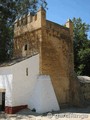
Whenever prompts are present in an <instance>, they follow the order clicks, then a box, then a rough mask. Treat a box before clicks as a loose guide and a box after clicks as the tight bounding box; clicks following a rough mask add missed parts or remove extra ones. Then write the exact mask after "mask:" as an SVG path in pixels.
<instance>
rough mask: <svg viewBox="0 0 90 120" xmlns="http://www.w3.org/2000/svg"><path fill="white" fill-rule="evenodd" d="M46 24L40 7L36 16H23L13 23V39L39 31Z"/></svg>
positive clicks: (29, 14)
mask: <svg viewBox="0 0 90 120" xmlns="http://www.w3.org/2000/svg"><path fill="white" fill-rule="evenodd" d="M45 24H46V11H45V10H44V9H43V8H42V7H41V8H40V9H39V10H38V12H37V13H36V14H34V15H33V14H31V13H28V14H25V15H23V16H22V17H20V18H19V19H16V21H15V22H14V37H16V36H19V35H21V34H24V33H25V32H28V31H33V30H36V29H39V28H41V27H43V26H45Z"/></svg>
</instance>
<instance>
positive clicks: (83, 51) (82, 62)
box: [72, 18, 90, 76]
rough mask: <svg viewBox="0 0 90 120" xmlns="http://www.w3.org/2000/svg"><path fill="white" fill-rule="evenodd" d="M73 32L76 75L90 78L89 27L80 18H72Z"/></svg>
mask: <svg viewBox="0 0 90 120" xmlns="http://www.w3.org/2000/svg"><path fill="white" fill-rule="evenodd" d="M72 21H73V28H74V29H73V31H74V65H75V71H76V72H77V74H78V75H88V76H90V40H88V34H87V33H88V32H89V30H90V25H89V24H86V23H85V22H82V19H81V18H77V19H76V18H73V20H72Z"/></svg>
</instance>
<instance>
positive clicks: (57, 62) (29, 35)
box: [14, 7, 74, 106]
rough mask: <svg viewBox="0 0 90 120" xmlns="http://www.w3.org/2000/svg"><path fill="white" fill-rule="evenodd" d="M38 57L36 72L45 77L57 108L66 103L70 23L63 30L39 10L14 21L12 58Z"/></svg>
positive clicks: (70, 36) (71, 66)
mask: <svg viewBox="0 0 90 120" xmlns="http://www.w3.org/2000/svg"><path fill="white" fill-rule="evenodd" d="M34 54H39V72H40V74H41V75H49V76H50V78H51V80H52V84H53V88H54V91H55V94H56V97H57V100H58V103H59V104H60V106H64V105H68V104H69V103H70V73H71V72H72V71H73V70H74V65H73V24H72V21H71V20H68V21H67V23H66V27H64V26H61V25H59V24H57V23H54V22H51V21H49V20H46V11H45V10H44V9H43V8H42V7H41V8H40V9H39V10H38V12H37V13H36V14H35V15H32V14H30V13H29V14H28V15H24V16H23V17H22V18H20V19H18V20H16V21H15V25H14V57H15V58H19V57H27V56H33V55H34Z"/></svg>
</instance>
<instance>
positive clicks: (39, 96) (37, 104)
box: [32, 75, 60, 113]
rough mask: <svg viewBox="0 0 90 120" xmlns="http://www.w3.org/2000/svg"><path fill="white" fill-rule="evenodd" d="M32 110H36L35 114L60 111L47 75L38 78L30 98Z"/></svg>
mask: <svg viewBox="0 0 90 120" xmlns="http://www.w3.org/2000/svg"><path fill="white" fill-rule="evenodd" d="M33 108H35V109H36V112H37V113H45V112H49V111H59V110H60V108H59V105H58V101H57V98H56V95H55V92H54V89H53V86H52V82H51V79H50V76H48V75H40V76H38V79H37V83H36V86H35V89H34V91H33V96H32V109H33Z"/></svg>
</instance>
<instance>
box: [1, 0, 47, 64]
mask: <svg viewBox="0 0 90 120" xmlns="http://www.w3.org/2000/svg"><path fill="white" fill-rule="evenodd" d="M40 6H42V7H44V8H46V6H47V3H46V1H45V0H0V62H4V61H6V60H9V59H11V57H12V53H13V51H12V50H13V49H12V48H13V23H14V21H15V19H16V18H18V17H20V16H22V15H23V14H25V13H28V12H33V13H35V12H36V11H37V9H38V8H39V7H40Z"/></svg>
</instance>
